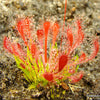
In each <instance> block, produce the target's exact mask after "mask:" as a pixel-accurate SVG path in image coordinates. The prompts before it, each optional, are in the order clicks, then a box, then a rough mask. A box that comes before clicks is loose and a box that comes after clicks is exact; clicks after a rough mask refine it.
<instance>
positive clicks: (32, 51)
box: [31, 43, 36, 57]
mask: <svg viewBox="0 0 100 100" xmlns="http://www.w3.org/2000/svg"><path fill="white" fill-rule="evenodd" d="M31 53H32V56H33V57H34V56H35V54H36V45H35V44H34V43H32V45H31Z"/></svg>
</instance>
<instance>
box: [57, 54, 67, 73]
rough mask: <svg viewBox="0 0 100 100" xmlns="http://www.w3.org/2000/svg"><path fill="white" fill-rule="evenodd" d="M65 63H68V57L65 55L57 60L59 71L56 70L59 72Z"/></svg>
mask: <svg viewBox="0 0 100 100" xmlns="http://www.w3.org/2000/svg"><path fill="white" fill-rule="evenodd" d="M67 62H68V56H67V55H62V56H61V57H60V58H59V69H58V71H59V72H60V71H61V70H62V69H63V68H64V66H65V65H66V64H67Z"/></svg>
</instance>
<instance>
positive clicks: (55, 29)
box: [53, 23, 59, 45]
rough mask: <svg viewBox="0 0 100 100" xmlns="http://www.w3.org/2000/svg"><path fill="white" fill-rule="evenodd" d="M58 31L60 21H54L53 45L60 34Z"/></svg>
mask: <svg viewBox="0 0 100 100" xmlns="http://www.w3.org/2000/svg"><path fill="white" fill-rule="evenodd" d="M58 31H59V24H58V23H54V25H53V45H54V43H55V41H56V36H57V34H58Z"/></svg>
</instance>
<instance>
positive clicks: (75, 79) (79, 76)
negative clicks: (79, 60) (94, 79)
mask: <svg viewBox="0 0 100 100" xmlns="http://www.w3.org/2000/svg"><path fill="white" fill-rule="evenodd" d="M82 77H83V72H82V71H81V72H79V73H77V74H76V75H73V76H70V77H68V78H69V79H71V83H76V82H78V81H80V80H81V79H82Z"/></svg>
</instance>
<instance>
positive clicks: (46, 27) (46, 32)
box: [43, 21, 50, 36]
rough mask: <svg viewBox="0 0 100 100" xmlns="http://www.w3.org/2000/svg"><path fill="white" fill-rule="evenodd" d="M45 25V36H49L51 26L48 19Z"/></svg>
mask: <svg viewBox="0 0 100 100" xmlns="http://www.w3.org/2000/svg"><path fill="white" fill-rule="evenodd" d="M43 25H44V31H45V36H47V35H48V31H49V28H50V22H48V21H46V22H45V23H44V24H43Z"/></svg>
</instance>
